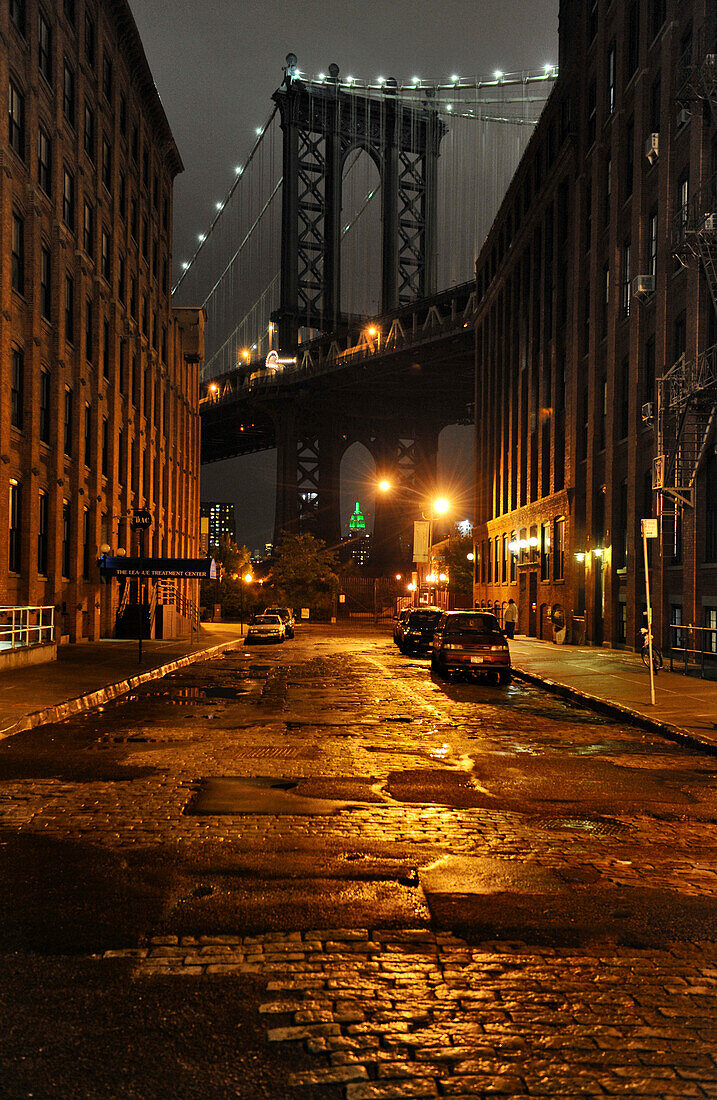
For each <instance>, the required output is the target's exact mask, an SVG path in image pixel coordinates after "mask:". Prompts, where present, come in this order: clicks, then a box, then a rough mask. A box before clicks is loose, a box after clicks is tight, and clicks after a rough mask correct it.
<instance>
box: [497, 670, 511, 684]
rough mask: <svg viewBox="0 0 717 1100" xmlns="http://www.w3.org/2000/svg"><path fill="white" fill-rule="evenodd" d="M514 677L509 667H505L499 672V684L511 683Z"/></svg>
mask: <svg viewBox="0 0 717 1100" xmlns="http://www.w3.org/2000/svg"><path fill="white" fill-rule="evenodd" d="M512 679H513V675H512V673H511V671H510V669H509V668H507V669H504V671H503V672H499V673H498V683H499V684H509V683H510V681H511V680H512Z"/></svg>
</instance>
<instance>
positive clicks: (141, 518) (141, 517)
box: [129, 508, 152, 531]
mask: <svg viewBox="0 0 717 1100" xmlns="http://www.w3.org/2000/svg"><path fill="white" fill-rule="evenodd" d="M129 524H130V527H131V528H132V530H133V531H137V530H144V529H145V528H146V527H151V526H152V513H151V512H148V511H147V509H146V508H138V509H137V510H136V511H135V512H133V513H132V518H131V519H130V521H129Z"/></svg>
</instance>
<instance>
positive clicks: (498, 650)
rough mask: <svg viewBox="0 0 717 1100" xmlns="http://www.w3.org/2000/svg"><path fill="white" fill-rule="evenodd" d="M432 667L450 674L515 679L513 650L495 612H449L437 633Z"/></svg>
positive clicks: (506, 681) (442, 620)
mask: <svg viewBox="0 0 717 1100" xmlns="http://www.w3.org/2000/svg"><path fill="white" fill-rule="evenodd" d="M431 668H432V669H433V670H434V672H439V673H442V674H443V675H444V676H447V675H448V674H449V673H451V672H464V673H467V674H469V675H472V676H486V675H489V676H494V677H496V676H497V678H498V680H499V682H500V683H501V684H509V683H510V680H511V666H510V650H509V649H508V642H507V641H506V637H505V634H504V633H503V631H502V630H501V628H500V623H499V622H498V620H497V619H496V617H495V615H491V614H490V612H486V611H447V612H445V613H444V614H443V615H442V616H441V620H440V622H439V623H438V626H437V627H436V632H435V634H434V635H433V650H432V653H431Z"/></svg>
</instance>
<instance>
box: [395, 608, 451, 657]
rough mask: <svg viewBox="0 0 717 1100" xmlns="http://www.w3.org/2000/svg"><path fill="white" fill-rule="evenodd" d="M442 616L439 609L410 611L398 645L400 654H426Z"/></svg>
mask: <svg viewBox="0 0 717 1100" xmlns="http://www.w3.org/2000/svg"><path fill="white" fill-rule="evenodd" d="M442 614H443V612H442V611H441V609H440V607H420V608H417V609H416V610H414V611H412V612H411V614H410V615H409V616H408V619H407V620H406V623H405V626H404V628H403V633H402V635H401V640H400V641H399V643H398V648H399V649H400V650H401V653H428V651H429V650H430V648H431V643H432V642H433V631H434V630H435V629H436V625H437V624H438V621H439V619H440V617H441V615H442Z"/></svg>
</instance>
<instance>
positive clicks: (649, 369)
mask: <svg viewBox="0 0 717 1100" xmlns="http://www.w3.org/2000/svg"><path fill="white" fill-rule="evenodd" d="M644 395H645V401H648V402H649V401H654V400H655V337H654V336H651V337H650V338H649V340H648V341H647V343H646V344H645V389H644Z"/></svg>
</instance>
